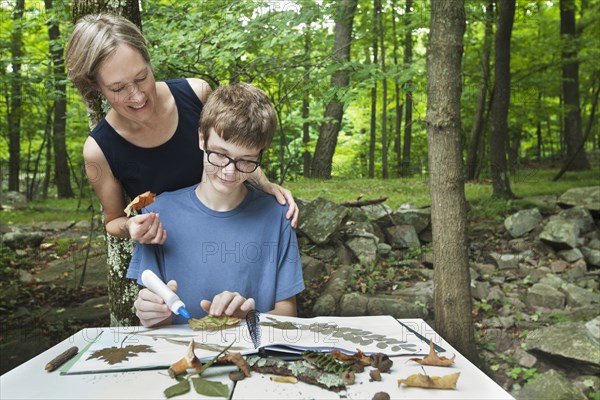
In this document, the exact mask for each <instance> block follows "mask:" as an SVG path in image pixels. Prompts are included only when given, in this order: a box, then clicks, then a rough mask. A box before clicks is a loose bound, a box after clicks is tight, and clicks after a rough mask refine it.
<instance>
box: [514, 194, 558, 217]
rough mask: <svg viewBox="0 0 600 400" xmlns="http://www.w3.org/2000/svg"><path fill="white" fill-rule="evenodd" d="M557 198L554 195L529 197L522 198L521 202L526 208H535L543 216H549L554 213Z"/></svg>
mask: <svg viewBox="0 0 600 400" xmlns="http://www.w3.org/2000/svg"><path fill="white" fill-rule="evenodd" d="M557 198H558V196H555V195H542V196H530V197H525V198H523V199H522V200H521V202H522V203H523V204H525V205H528V206H532V205H533V206H535V207H536V208H537V209H539V210H540V211H541V212H542V213H544V214H551V213H553V212H555V211H556V199H557Z"/></svg>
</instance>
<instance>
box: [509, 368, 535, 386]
mask: <svg viewBox="0 0 600 400" xmlns="http://www.w3.org/2000/svg"><path fill="white" fill-rule="evenodd" d="M510 376H511V378H513V379H514V380H516V381H524V382H525V383H529V382H530V381H532V380H534V379H536V378H538V377H539V376H540V374H539V373H538V372H537V368H522V367H516V368H513V369H511V370H510Z"/></svg>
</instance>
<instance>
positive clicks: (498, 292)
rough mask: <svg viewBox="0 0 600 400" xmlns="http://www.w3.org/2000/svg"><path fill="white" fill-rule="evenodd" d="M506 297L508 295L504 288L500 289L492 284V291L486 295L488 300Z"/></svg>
mask: <svg viewBox="0 0 600 400" xmlns="http://www.w3.org/2000/svg"><path fill="white" fill-rule="evenodd" d="M504 297H506V295H505V294H504V292H503V291H502V289H500V288H499V287H498V286H492V287H491V288H490V291H489V292H488V294H487V296H486V297H485V299H486V300H487V301H492V300H501V299H503V298H504Z"/></svg>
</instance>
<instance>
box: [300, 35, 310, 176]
mask: <svg viewBox="0 0 600 400" xmlns="http://www.w3.org/2000/svg"><path fill="white" fill-rule="evenodd" d="M310 47H311V46H310V34H309V33H308V32H306V33H305V34H304V56H305V57H306V66H305V67H304V78H305V79H306V80H309V79H310ZM309 110H310V97H309V94H308V91H307V90H305V91H304V93H303V94H302V144H303V145H304V151H303V152H302V159H303V161H304V170H303V175H304V177H305V178H309V177H310V151H308V144H309V142H310V122H309V117H310V111H309Z"/></svg>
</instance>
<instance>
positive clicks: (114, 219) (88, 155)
mask: <svg viewBox="0 0 600 400" xmlns="http://www.w3.org/2000/svg"><path fill="white" fill-rule="evenodd" d="M83 159H84V160H85V173H86V175H87V177H88V180H89V181H90V184H91V185H92V188H93V189H94V192H96V196H97V197H98V200H100V204H102V211H103V213H104V225H105V227H106V232H108V233H110V234H111V235H113V236H117V237H120V238H132V239H134V240H137V241H138V242H140V243H153V244H162V243H164V241H165V240H166V239H167V232H166V231H165V230H164V228H163V226H162V224H161V222H160V218H159V216H158V214H154V213H150V214H142V215H137V216H135V217H133V218H127V216H126V215H125V211H123V210H124V209H125V194H124V193H123V187H122V186H121V183H120V182H119V181H118V180H117V178H115V176H114V175H113V173H112V170H111V169H110V166H109V165H108V161H107V160H106V157H105V156H104V153H103V152H102V150H101V149H100V147H99V146H98V143H96V141H95V140H94V139H93V138H91V137H88V138H87V140H86V141H85V144H84V145H83Z"/></svg>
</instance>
